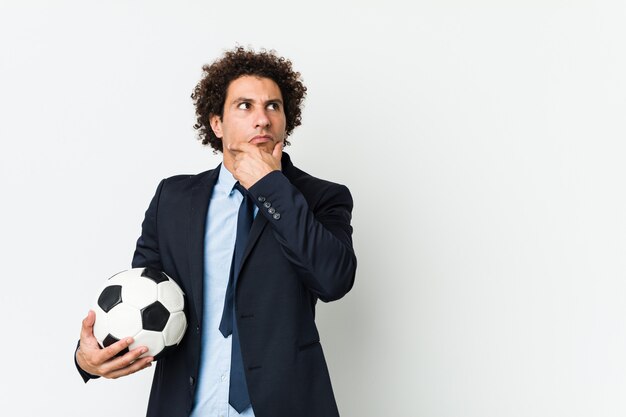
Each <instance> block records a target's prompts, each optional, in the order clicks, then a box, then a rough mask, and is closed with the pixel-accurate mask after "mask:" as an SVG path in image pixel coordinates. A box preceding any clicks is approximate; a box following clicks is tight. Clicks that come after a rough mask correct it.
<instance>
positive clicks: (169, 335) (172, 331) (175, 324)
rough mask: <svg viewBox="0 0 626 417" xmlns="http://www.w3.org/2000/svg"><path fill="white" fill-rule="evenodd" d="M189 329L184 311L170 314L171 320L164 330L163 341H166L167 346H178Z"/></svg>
mask: <svg viewBox="0 0 626 417" xmlns="http://www.w3.org/2000/svg"><path fill="white" fill-rule="evenodd" d="M186 329H187V317H185V312H184V311H177V312H175V313H172V314H170V318H169V320H168V321H167V324H166V325H165V328H164V329H163V339H165V346H172V345H176V344H178V343H179V342H180V341H181V339H182V338H183V336H184V335H185V330H186Z"/></svg>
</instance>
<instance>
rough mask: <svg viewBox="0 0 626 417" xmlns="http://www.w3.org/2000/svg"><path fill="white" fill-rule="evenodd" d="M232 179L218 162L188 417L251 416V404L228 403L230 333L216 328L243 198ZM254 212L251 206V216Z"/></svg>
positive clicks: (210, 205) (206, 245) (205, 252)
mask: <svg viewBox="0 0 626 417" xmlns="http://www.w3.org/2000/svg"><path fill="white" fill-rule="evenodd" d="M235 182H236V180H235V178H234V177H233V175H232V174H231V173H230V172H229V171H228V170H227V169H226V168H225V167H224V166H223V165H220V173H219V177H218V179H217V182H216V183H215V187H214V188H213V194H212V195H211V204H209V210H208V213H207V220H206V230H205V235H204V309H203V318H202V351H201V357H200V373H199V375H198V386H197V388H196V398H195V402H194V408H193V411H192V412H191V417H233V416H244V417H254V412H253V411H252V407H251V406H250V407H248V408H247V409H245V410H244V411H243V413H241V414H239V413H238V412H237V411H236V410H235V409H234V408H232V407H231V406H230V404H228V387H229V384H230V356H231V344H232V336H228V337H227V338H225V337H224V336H223V335H222V333H220V330H219V326H220V321H221V319H222V312H223V309H224V297H225V296H226V286H227V285H228V278H229V274H230V264H231V262H232V259H233V250H234V248H235V239H236V234H237V214H238V212H239V206H240V205H241V202H242V201H243V196H242V195H241V193H240V192H239V191H237V190H235V189H233V186H234V185H235ZM257 211H258V208H256V207H255V211H254V214H255V215H256V213H257Z"/></svg>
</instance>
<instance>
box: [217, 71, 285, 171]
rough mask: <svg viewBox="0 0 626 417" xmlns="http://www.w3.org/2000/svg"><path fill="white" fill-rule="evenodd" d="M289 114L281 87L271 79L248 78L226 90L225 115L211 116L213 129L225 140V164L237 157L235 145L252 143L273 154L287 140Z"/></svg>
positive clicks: (234, 83) (236, 80) (241, 78)
mask: <svg viewBox="0 0 626 417" xmlns="http://www.w3.org/2000/svg"><path fill="white" fill-rule="evenodd" d="M285 126H286V120H285V111H284V110H283V96H282V94H281V93H280V88H279V87H278V85H277V84H276V83H275V82H274V81H273V80H271V79H269V78H259V77H255V76H249V75H244V76H242V77H239V78H237V79H235V80H233V81H232V82H231V83H230V85H229V86H228V90H227V91H226V100H225V102H224V114H223V116H222V118H221V119H220V117H219V116H216V115H213V116H211V128H212V129H213V132H215V135H216V136H217V137H218V138H220V139H222V145H223V149H224V151H223V152H224V163H225V164H226V163H229V162H230V161H232V159H233V158H234V153H233V152H231V151H229V150H228V145H230V144H233V143H241V142H248V143H251V144H253V145H256V146H257V147H259V148H261V149H262V150H264V151H266V152H269V153H271V152H272V150H273V149H274V146H275V145H276V143H279V142H281V143H282V142H283V141H284V139H285Z"/></svg>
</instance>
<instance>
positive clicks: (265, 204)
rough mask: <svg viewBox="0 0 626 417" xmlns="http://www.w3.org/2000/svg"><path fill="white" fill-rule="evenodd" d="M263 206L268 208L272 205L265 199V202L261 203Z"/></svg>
mask: <svg viewBox="0 0 626 417" xmlns="http://www.w3.org/2000/svg"><path fill="white" fill-rule="evenodd" d="M263 207H265V208H270V207H272V203H270V202H269V201H266V202H265V203H263Z"/></svg>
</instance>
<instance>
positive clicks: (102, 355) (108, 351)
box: [95, 337, 133, 365]
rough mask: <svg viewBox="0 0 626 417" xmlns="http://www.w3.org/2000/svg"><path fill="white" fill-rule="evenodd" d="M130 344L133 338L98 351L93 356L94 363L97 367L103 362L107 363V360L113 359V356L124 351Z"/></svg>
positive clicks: (119, 341)
mask: <svg viewBox="0 0 626 417" xmlns="http://www.w3.org/2000/svg"><path fill="white" fill-rule="evenodd" d="M131 343H133V338H132V337H128V338H126V339H122V340H118V341H117V342H115V343H113V344H112V345H109V346H107V347H105V348H104V349H101V350H99V351H98V352H97V353H96V355H95V361H96V363H97V364H99V365H101V364H103V363H104V362H106V361H108V360H109V359H111V358H113V357H114V356H115V355H117V354H118V353H120V352H121V351H123V350H124V349H126V348H127V347H128V346H130V345H131Z"/></svg>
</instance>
